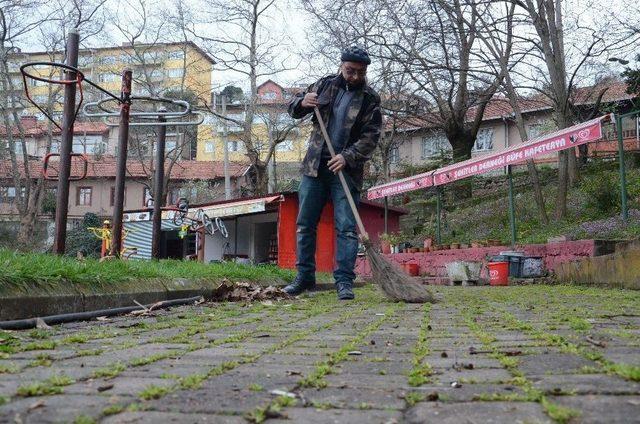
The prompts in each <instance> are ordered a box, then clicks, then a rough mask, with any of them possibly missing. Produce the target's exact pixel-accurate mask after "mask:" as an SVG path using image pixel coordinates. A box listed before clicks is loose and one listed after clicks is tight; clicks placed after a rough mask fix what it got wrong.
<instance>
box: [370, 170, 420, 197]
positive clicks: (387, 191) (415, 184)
mask: <svg viewBox="0 0 640 424" xmlns="http://www.w3.org/2000/svg"><path fill="white" fill-rule="evenodd" d="M432 174H433V171H430V172H426V173H424V174H418V175H415V176H413V177H409V178H404V179H402V180H398V181H394V182H392V183H387V184H383V185H379V186H376V187H372V188H370V189H369V190H368V191H367V199H369V200H373V199H379V198H381V197H386V196H393V195H394V194H400V193H405V192H407V191H413V190H418V189H421V188H427V187H431V186H432V185H433V178H432Z"/></svg>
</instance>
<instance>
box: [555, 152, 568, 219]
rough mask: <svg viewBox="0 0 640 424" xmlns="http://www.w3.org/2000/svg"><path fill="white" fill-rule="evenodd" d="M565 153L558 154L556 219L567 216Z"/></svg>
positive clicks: (566, 167)
mask: <svg viewBox="0 0 640 424" xmlns="http://www.w3.org/2000/svg"><path fill="white" fill-rule="evenodd" d="M567 162H568V160H567V151H566V150H564V151H561V152H559V153H558V194H557V196H556V218H557V219H564V218H565V217H566V216H567V185H568V176H567V173H568V166H567V165H568V163H567Z"/></svg>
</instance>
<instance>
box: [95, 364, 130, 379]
mask: <svg viewBox="0 0 640 424" xmlns="http://www.w3.org/2000/svg"><path fill="white" fill-rule="evenodd" d="M126 369H127V367H126V365H124V364H123V363H122V362H116V363H113V364H111V365H109V366H106V367H104V368H99V369H97V370H95V371H94V373H93V378H106V379H109V378H114V377H116V376H118V375H119V374H120V373H121V372H122V371H124V370H126Z"/></svg>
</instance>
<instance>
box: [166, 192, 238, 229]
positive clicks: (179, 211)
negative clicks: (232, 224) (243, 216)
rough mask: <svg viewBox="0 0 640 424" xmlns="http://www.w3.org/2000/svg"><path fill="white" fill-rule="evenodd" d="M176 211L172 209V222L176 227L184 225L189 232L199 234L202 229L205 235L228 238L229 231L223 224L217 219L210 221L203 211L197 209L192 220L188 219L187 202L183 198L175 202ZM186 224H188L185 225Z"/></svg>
mask: <svg viewBox="0 0 640 424" xmlns="http://www.w3.org/2000/svg"><path fill="white" fill-rule="evenodd" d="M175 207H176V209H174V213H173V217H172V221H173V224H174V225H176V226H180V227H181V228H182V227H183V226H184V225H188V229H189V230H190V231H194V232H199V231H201V230H202V229H204V231H205V233H207V234H209V235H210V236H213V235H215V234H216V233H220V235H221V236H222V237H224V238H229V231H228V230H227V227H226V226H225V225H224V222H223V221H222V220H221V219H220V218H219V217H217V216H216V217H214V218H213V219H211V217H209V215H207V214H206V213H205V212H204V210H203V209H198V210H197V211H196V212H195V214H194V216H193V218H190V217H189V201H188V200H187V199H185V198H184V197H181V198H179V199H178V201H177V202H176V206H175ZM185 222H188V224H185Z"/></svg>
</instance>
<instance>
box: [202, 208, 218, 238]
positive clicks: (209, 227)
mask: <svg viewBox="0 0 640 424" xmlns="http://www.w3.org/2000/svg"><path fill="white" fill-rule="evenodd" d="M202 225H203V226H204V230H205V231H206V232H207V234H209V235H210V236H212V235H214V234H215V233H216V227H215V225H214V224H213V221H211V218H209V215H207V214H206V213H203V214H202Z"/></svg>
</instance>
